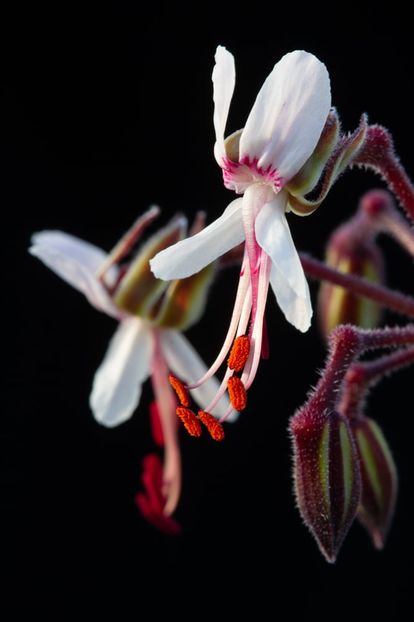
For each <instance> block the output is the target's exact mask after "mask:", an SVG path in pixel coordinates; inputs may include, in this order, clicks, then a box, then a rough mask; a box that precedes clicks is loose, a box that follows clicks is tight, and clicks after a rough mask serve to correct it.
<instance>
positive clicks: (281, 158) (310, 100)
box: [240, 51, 331, 182]
mask: <svg viewBox="0 0 414 622" xmlns="http://www.w3.org/2000/svg"><path fill="white" fill-rule="evenodd" d="M330 107H331V91H330V83H329V74H328V71H327V69H326V67H325V65H324V64H323V63H321V62H320V61H319V60H318V59H317V58H316V57H315V56H313V55H312V54H309V53H307V52H304V51H295V52H291V53H290V54H286V56H283V58H282V59H281V60H280V61H279V62H278V63H277V64H276V65H275V66H274V68H273V71H272V72H271V73H270V75H269V76H268V77H267V79H266V80H265V82H264V84H263V86H262V88H261V90H260V92H259V94H258V96H257V98H256V101H255V103H254V105H253V108H252V110H251V112H250V115H249V118H248V119H247V122H246V125H245V128H244V130H243V133H242V136H241V139H240V158H243V157H245V156H248V157H250V158H257V159H258V165H259V167H261V168H262V169H267V167H269V166H270V167H271V168H273V169H277V170H278V171H279V174H280V175H281V177H282V178H283V180H284V181H285V182H287V181H289V179H291V178H292V177H293V176H294V175H295V174H296V173H297V172H298V171H299V169H300V168H301V167H302V166H303V164H304V163H305V162H306V160H307V159H308V158H309V156H310V155H311V154H312V152H313V150H314V149H315V147H316V144H317V142H318V140H319V137H320V135H321V132H322V129H323V127H324V125H325V122H326V119H327V116H328V113H329V110H330Z"/></svg>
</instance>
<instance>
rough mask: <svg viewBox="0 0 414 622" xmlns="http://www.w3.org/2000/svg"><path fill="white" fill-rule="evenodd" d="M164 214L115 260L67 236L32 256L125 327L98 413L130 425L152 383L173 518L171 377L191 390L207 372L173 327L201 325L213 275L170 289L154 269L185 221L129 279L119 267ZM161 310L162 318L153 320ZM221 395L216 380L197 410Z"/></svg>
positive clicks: (149, 250)
mask: <svg viewBox="0 0 414 622" xmlns="http://www.w3.org/2000/svg"><path fill="white" fill-rule="evenodd" d="M158 213H159V210H158V208H152V209H151V210H149V211H148V212H147V213H146V214H144V215H143V216H142V217H141V218H140V219H138V221H137V222H136V223H135V225H134V226H133V227H132V229H131V230H130V231H129V232H128V234H126V236H124V238H123V239H122V240H121V242H120V243H119V244H118V245H117V246H116V247H115V249H114V250H113V251H112V253H111V254H109V255H108V254H107V253H105V252H104V251H102V250H101V249H99V248H97V247H95V246H93V245H92V244H89V243H88V242H84V241H83V240H80V239H78V238H76V237H73V236H71V235H68V234H66V233H63V232H61V231H42V232H40V233H36V234H35V235H34V236H33V238H32V246H31V248H30V253H31V254H32V255H34V256H35V257H38V258H39V259H40V260H41V261H42V262H43V263H44V264H45V265H46V266H48V268H50V269H51V270H53V271H54V272H55V273H56V274H58V275H59V276H60V277H61V278H62V279H64V280H65V281H67V282H68V283H69V284H70V285H72V286H73V287H74V288H75V289H77V290H79V291H80V292H81V293H82V294H84V295H85V296H86V298H87V299H88V301H89V302H90V303H91V304H92V305H93V306H94V307H95V308H96V309H98V310H99V311H103V312H104V313H107V314H108V315H110V316H111V317H113V318H115V319H117V320H118V321H119V326H118V328H117V330H116V332H115V334H114V336H113V338H112V340H111V342H110V344H109V348H108V350H107V353H106V355H105V358H104V360H103V362H102V364H101V366H100V367H99V369H98V370H97V372H96V374H95V378H94V380H93V387H92V392H91V395H90V406H91V409H92V412H93V415H94V417H95V419H96V420H97V421H99V423H101V424H103V425H105V426H108V427H113V426H116V425H119V424H120V423H123V422H124V421H126V420H127V419H129V418H130V417H131V415H132V414H133V412H134V410H135V409H136V407H137V406H138V404H139V401H140V397H141V393H142V385H143V383H144V382H145V380H147V378H149V377H151V380H152V384H153V389H154V394H155V399H156V401H157V405H158V410H159V413H160V419H161V423H162V428H163V434H164V439H165V467H164V482H165V491H164V492H165V496H166V499H167V501H166V509H165V511H166V513H171V512H172V511H173V510H174V508H175V505H176V503H177V501H178V497H179V491H180V485H181V484H180V482H181V475H180V472H181V466H180V452H179V447H178V441H177V417H176V414H175V407H176V401H175V397H174V393H173V391H172V389H171V386H170V384H169V382H168V372H169V370H171V371H172V372H173V373H174V374H176V375H177V376H179V377H180V378H181V379H182V380H184V381H185V382H194V381H195V380H196V379H197V378H198V377H199V376H200V375H203V374H204V373H205V372H206V369H207V368H206V366H205V364H204V363H203V361H202V360H201V358H200V357H199V356H198V354H197V352H196V351H195V350H194V348H193V347H192V346H191V345H190V343H189V342H188V341H187V339H186V338H185V337H184V336H183V335H181V334H180V332H179V330H177V329H174V328H167V327H166V326H171V325H172V326H173V327H174V326H182V325H185V326H188V325H189V324H190V323H192V322H193V321H194V320H195V319H196V316H198V315H199V311H201V310H202V307H203V306H204V305H203V302H204V298H205V295H206V289H207V287H208V284H209V281H210V280H211V275H209V274H207V273H206V274H205V275H204V277H203V279H201V285H200V279H198V282H196V281H191V280H187V281H178V282H175V283H172V284H165V283H162V282H160V281H157V280H156V279H155V278H154V277H153V276H152V274H151V272H150V271H149V269H148V259H149V257H150V256H151V254H153V252H156V250H158V249H160V248H163V247H164V245H165V244H168V243H170V242H171V241H173V242H174V241H176V240H177V239H179V238H180V237H182V235H183V234H184V231H185V229H186V219H185V218H176V219H174V220H173V221H172V222H171V224H170V225H168V226H167V227H164V228H163V229H162V230H161V231H160V232H158V233H157V234H156V235H154V236H153V237H152V238H151V239H150V240H149V241H148V242H147V244H146V245H144V246H143V247H142V249H141V250H140V253H139V254H138V255H137V256H136V258H135V259H134V260H132V261H131V263H130V264H129V266H128V268H127V270H126V271H125V270H124V269H120V268H119V267H118V266H117V265H116V262H118V261H120V259H122V257H123V256H124V255H125V254H126V253H128V252H129V251H130V250H131V247H132V245H133V243H134V242H135V241H136V239H137V237H138V236H139V235H140V233H141V232H142V230H143V229H144V227H145V226H147V225H148V224H149V223H150V222H151V221H152V220H153V219H154V217H155V216H156V215H157V214H158ZM210 272H211V271H210ZM177 287H181V294H182V293H183V288H187V289H186V290H185V292H184V293H185V294H186V300H187V301H188V305H187V306H188V309H187V308H186V309H182V308H181V306H180V309H179V310H180V314H177V309H176V308H175V307H174V296H175V292H176V290H177ZM195 296H196V297H197V298H198V299H200V298H201V302H200V300H199V302H198V305H197V304H196V305H195V306H196V307H197V309H196V312H194V311H193V310H192V306H193V303H194V297H195ZM160 300H161V301H162V302H161V304H160ZM155 305H157V309H158V314H157V315H154V316H153V319H150V318H151V316H152V315H153V308H154V306H155ZM136 309H139V310H141V313H142V315H143V316H144V317H138V316H137V315H135V312H134V310H136ZM217 390H218V382H217V380H216V379H215V378H211V379H210V381H209V382H208V383H206V384H205V385H203V386H202V387H200V388H198V389H196V390H194V391H193V392H192V394H193V397H194V399H195V400H196V401H197V402H199V403H204V402H205V401H206V400H207V401H208V400H211V399H212V397H213V396H214V395H215V394H216V393H217ZM227 408H228V402H227V401H226V399H224V400H222V402H221V403H220V404H218V407H217V410H216V412H215V413H214V414H216V416H220V415H223V414H224V413H225V412H226V411H227Z"/></svg>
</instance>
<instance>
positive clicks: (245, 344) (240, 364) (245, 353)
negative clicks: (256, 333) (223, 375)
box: [227, 335, 250, 371]
mask: <svg viewBox="0 0 414 622" xmlns="http://www.w3.org/2000/svg"><path fill="white" fill-rule="evenodd" d="M249 352H250V339H249V338H248V336H247V335H240V336H239V337H237V338H236V340H235V341H234V343H233V347H232V349H231V352H230V356H229V358H228V361H227V365H228V367H229V368H230V369H234V371H242V370H243V368H244V366H245V365H246V361H247V359H248V357H249Z"/></svg>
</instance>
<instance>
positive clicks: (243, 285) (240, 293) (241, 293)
mask: <svg viewBox="0 0 414 622" xmlns="http://www.w3.org/2000/svg"><path fill="white" fill-rule="evenodd" d="M249 286H250V271H249V265H248V262H247V259H246V255H245V258H244V259H243V264H242V268H241V274H240V279H239V285H238V288H237V293H236V301H235V304H234V309H233V314H232V317H231V320H230V325H229V328H228V331H227V335H226V338H225V340H224V343H223V346H222V348H221V350H220V352H219V354H218V356H217V358H216V360H215V361H214V363H213V364H212V365H211V367H210V368H209V370H208V371H207V372H206V373H205V374H204V376H202V378H200V379H199V380H197V382H193V383H192V384H188V385H186V386H187V389H190V390H191V389H197V387H199V386H201V385H202V384H203V383H204V382H206V380H208V379H209V378H211V377H212V376H214V374H215V373H216V371H217V370H218V369H219V367H220V365H221V364H222V363H223V361H224V359H225V358H226V356H227V354H228V352H229V350H230V348H231V346H232V344H233V341H234V337H235V335H236V330H237V327H238V326H239V324H240V318H241V315H242V313H243V309H244V307H245V303H246V297H247V298H249V295H248V291H249ZM238 334H242V333H238ZM205 410H208V409H205Z"/></svg>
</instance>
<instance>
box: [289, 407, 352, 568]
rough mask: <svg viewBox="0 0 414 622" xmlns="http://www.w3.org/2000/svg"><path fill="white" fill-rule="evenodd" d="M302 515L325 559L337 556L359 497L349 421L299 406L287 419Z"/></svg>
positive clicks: (338, 416)
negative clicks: (289, 418) (299, 408)
mask: <svg viewBox="0 0 414 622" xmlns="http://www.w3.org/2000/svg"><path fill="white" fill-rule="evenodd" d="M290 430H291V433H292V440H293V447H294V481H295V492H296V500H297V505H298V508H299V511H300V513H301V516H302V518H303V520H304V522H305V524H306V525H307V526H308V528H309V530H310V532H311V533H312V535H313V536H314V537H315V539H316V542H317V544H318V546H319V549H320V551H321V553H322V554H323V555H324V557H325V558H326V560H327V561H328V562H331V563H333V562H334V561H335V560H336V557H337V554H338V551H339V549H340V547H341V544H342V542H343V540H344V538H345V536H346V534H347V532H348V529H349V528H350V526H351V524H352V522H353V520H354V518H355V516H356V512H357V508H358V503H359V499H360V491H361V485H360V472H359V463H358V454H357V449H356V446H355V442H354V438H353V434H352V431H351V429H350V427H349V423H348V421H347V420H346V419H345V418H343V417H341V416H340V415H339V414H338V413H337V412H331V413H329V414H327V413H326V412H322V413H318V414H315V412H314V411H311V410H310V409H307V408H306V407H304V408H302V409H301V410H300V411H299V412H298V413H297V414H296V415H295V416H294V417H293V418H292V419H291V422H290Z"/></svg>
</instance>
